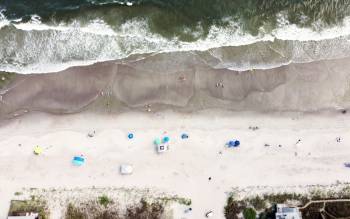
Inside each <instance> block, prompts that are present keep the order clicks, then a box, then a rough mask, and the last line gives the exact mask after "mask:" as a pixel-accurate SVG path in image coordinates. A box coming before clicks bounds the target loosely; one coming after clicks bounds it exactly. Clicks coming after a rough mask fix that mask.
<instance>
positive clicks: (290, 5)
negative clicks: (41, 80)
mask: <svg viewBox="0 0 350 219" xmlns="http://www.w3.org/2000/svg"><path fill="white" fill-rule="evenodd" d="M0 12H1V13H0V70H3V71H13V72H19V73H30V72H48V71H54V70H62V69H64V68H67V67H69V66H72V65H86V64H90V63H94V62H99V61H105V60H116V59H123V58H127V57H129V56H130V55H134V54H147V53H159V52H176V51H204V52H208V53H210V49H213V48H223V50H224V51H225V52H226V53H225V54H227V53H229V57H231V58H228V60H224V61H222V62H221V63H219V64H218V65H217V66H215V67H217V68H232V69H242V68H243V69H250V68H269V67H273V66H279V65H282V64H287V63H290V62H309V61H314V60H319V59H330V58H339V57H344V56H346V55H347V54H349V51H350V49H349V48H350V45H349V34H350V20H349V18H348V17H349V15H350V0H130V1H118V0H55V1H54V0H0ZM315 41H318V42H319V43H315ZM325 48H326V50H327V51H326V52H324V51H322V52H320V50H321V49H322V50H324V49H325ZM253 50H254V51H253ZM271 51H274V52H273V54H272V53H271ZM214 55H216V56H219V57H218V58H219V59H220V57H221V56H222V54H214ZM279 55H280V58H282V57H283V58H284V59H283V62H282V61H276V56H279ZM260 56H261V57H265V56H266V57H267V58H264V60H258V59H260V58H259V57H260ZM225 57H227V55H226V56H225ZM269 57H270V58H271V59H269ZM286 57H287V58H286Z"/></svg>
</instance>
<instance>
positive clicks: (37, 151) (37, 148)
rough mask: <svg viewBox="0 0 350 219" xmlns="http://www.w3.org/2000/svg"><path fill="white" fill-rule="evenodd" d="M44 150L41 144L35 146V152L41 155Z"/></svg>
mask: <svg viewBox="0 0 350 219" xmlns="http://www.w3.org/2000/svg"><path fill="white" fill-rule="evenodd" d="M42 152H43V148H42V147H40V146H35V148H34V154H35V155H40V154H41V153H42Z"/></svg>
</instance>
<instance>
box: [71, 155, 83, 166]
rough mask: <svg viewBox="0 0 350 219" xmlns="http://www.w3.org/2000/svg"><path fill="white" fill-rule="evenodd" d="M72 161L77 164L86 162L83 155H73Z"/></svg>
mask: <svg viewBox="0 0 350 219" xmlns="http://www.w3.org/2000/svg"><path fill="white" fill-rule="evenodd" d="M72 163H73V164H74V165H75V166H81V165H83V164H84V163H85V158H83V157H82V156H75V157H73V160H72Z"/></svg>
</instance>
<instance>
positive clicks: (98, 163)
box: [0, 110, 350, 219]
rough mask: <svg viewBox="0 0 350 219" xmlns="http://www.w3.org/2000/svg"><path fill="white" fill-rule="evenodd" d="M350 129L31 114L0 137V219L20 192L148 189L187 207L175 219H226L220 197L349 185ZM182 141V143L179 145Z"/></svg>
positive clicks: (213, 116) (215, 116)
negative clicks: (78, 161) (163, 144)
mask: <svg viewBox="0 0 350 219" xmlns="http://www.w3.org/2000/svg"><path fill="white" fill-rule="evenodd" d="M349 124H350V117H349V116H348V115H347V114H341V113H336V114H335V113H313V114H302V113H270V114H260V113H253V112H228V111H221V110H207V111H201V112H198V113H196V114H184V113H175V112H172V111H161V112H157V113H140V112H128V113H123V114H119V115H116V114H111V115H101V114H94V113H88V112H85V113H79V114H72V115H61V116H55V115H48V114H44V113H32V114H29V115H25V116H22V117H18V118H16V119H13V120H11V121H7V122H3V124H2V126H1V128H0V136H2V137H1V140H0V147H1V148H2V152H1V154H0V173H1V175H0V194H1V197H2V198H1V200H0V201H1V202H0V206H1V209H0V217H1V218H4V217H5V216H6V214H7V210H8V206H9V201H10V200H11V199H12V198H13V197H14V193H15V192H16V191H19V190H20V189H21V188H23V187H24V188H31V187H33V188H55V187H60V188H62V187H63V188H86V187H92V186H96V187H116V188H118V187H134V188H138V189H144V188H151V189H156V190H158V191H162V192H166V193H169V194H177V195H179V196H182V197H186V198H190V199H191V200H192V208H193V211H192V212H191V213H190V214H184V213H183V211H182V210H181V209H180V210H177V211H175V215H174V218H176V219H177V218H196V219H199V218H204V214H205V212H206V211H208V210H212V211H213V212H214V213H215V218H224V215H223V207H224V206H225V202H226V199H227V195H228V193H229V192H231V191H232V189H233V188H235V187H240V188H246V187H248V186H262V187H263V186H270V187H282V188H283V187H294V186H295V188H296V189H297V188H298V187H300V186H301V187H303V186H307V185H327V184H332V183H336V182H347V181H348V180H349V177H348V174H349V169H348V168H346V167H344V162H348V161H349V155H350V147H349V143H350V139H349V137H348V136H350V135H349V134H350V133H349V132H350V127H349V126H350V125H349ZM252 126H257V127H259V129H257V130H251V129H249V127H252ZM92 131H95V132H96V134H95V136H94V137H91V138H90V137H88V136H87V134H88V133H89V132H92ZM130 132H132V133H133V134H134V138H133V139H131V140H130V139H128V138H127V135H128V133H130ZM182 133H187V134H188V135H189V138H188V139H181V137H180V136H181V134H182ZM164 135H167V136H169V137H170V150H169V151H167V152H166V153H164V154H157V153H156V151H155V147H154V145H153V140H154V139H155V138H156V137H161V136H164ZM338 137H340V142H337V141H336V139H337V138H338ZM231 139H239V140H240V141H241V145H240V147H238V148H234V149H232V148H226V147H225V143H226V142H227V141H229V140H231ZM299 140H300V141H299ZM36 145H40V146H42V147H43V148H44V152H43V153H42V154H41V155H39V156H36V155H34V154H33V148H34V147H35V146H36ZM80 154H83V155H84V156H85V158H86V163H85V164H84V165H83V166H81V167H75V166H72V163H71V159H72V157H73V156H74V155H80ZM122 163H129V164H132V165H133V166H134V173H133V174H132V175H129V176H122V175H120V174H119V165H120V164H122ZM209 177H211V180H208V178H209Z"/></svg>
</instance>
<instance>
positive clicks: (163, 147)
mask: <svg viewBox="0 0 350 219" xmlns="http://www.w3.org/2000/svg"><path fill="white" fill-rule="evenodd" d="M168 149H169V146H168V145H167V144H158V145H157V152H158V153H163V152H165V151H167V150H168Z"/></svg>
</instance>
